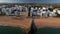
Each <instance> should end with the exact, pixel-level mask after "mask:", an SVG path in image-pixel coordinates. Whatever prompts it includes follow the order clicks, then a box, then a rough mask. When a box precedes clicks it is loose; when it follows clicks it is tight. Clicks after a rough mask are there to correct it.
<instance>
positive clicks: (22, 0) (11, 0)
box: [0, 0, 60, 3]
mask: <svg viewBox="0 0 60 34" xmlns="http://www.w3.org/2000/svg"><path fill="white" fill-rule="evenodd" d="M0 3H60V0H0Z"/></svg>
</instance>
